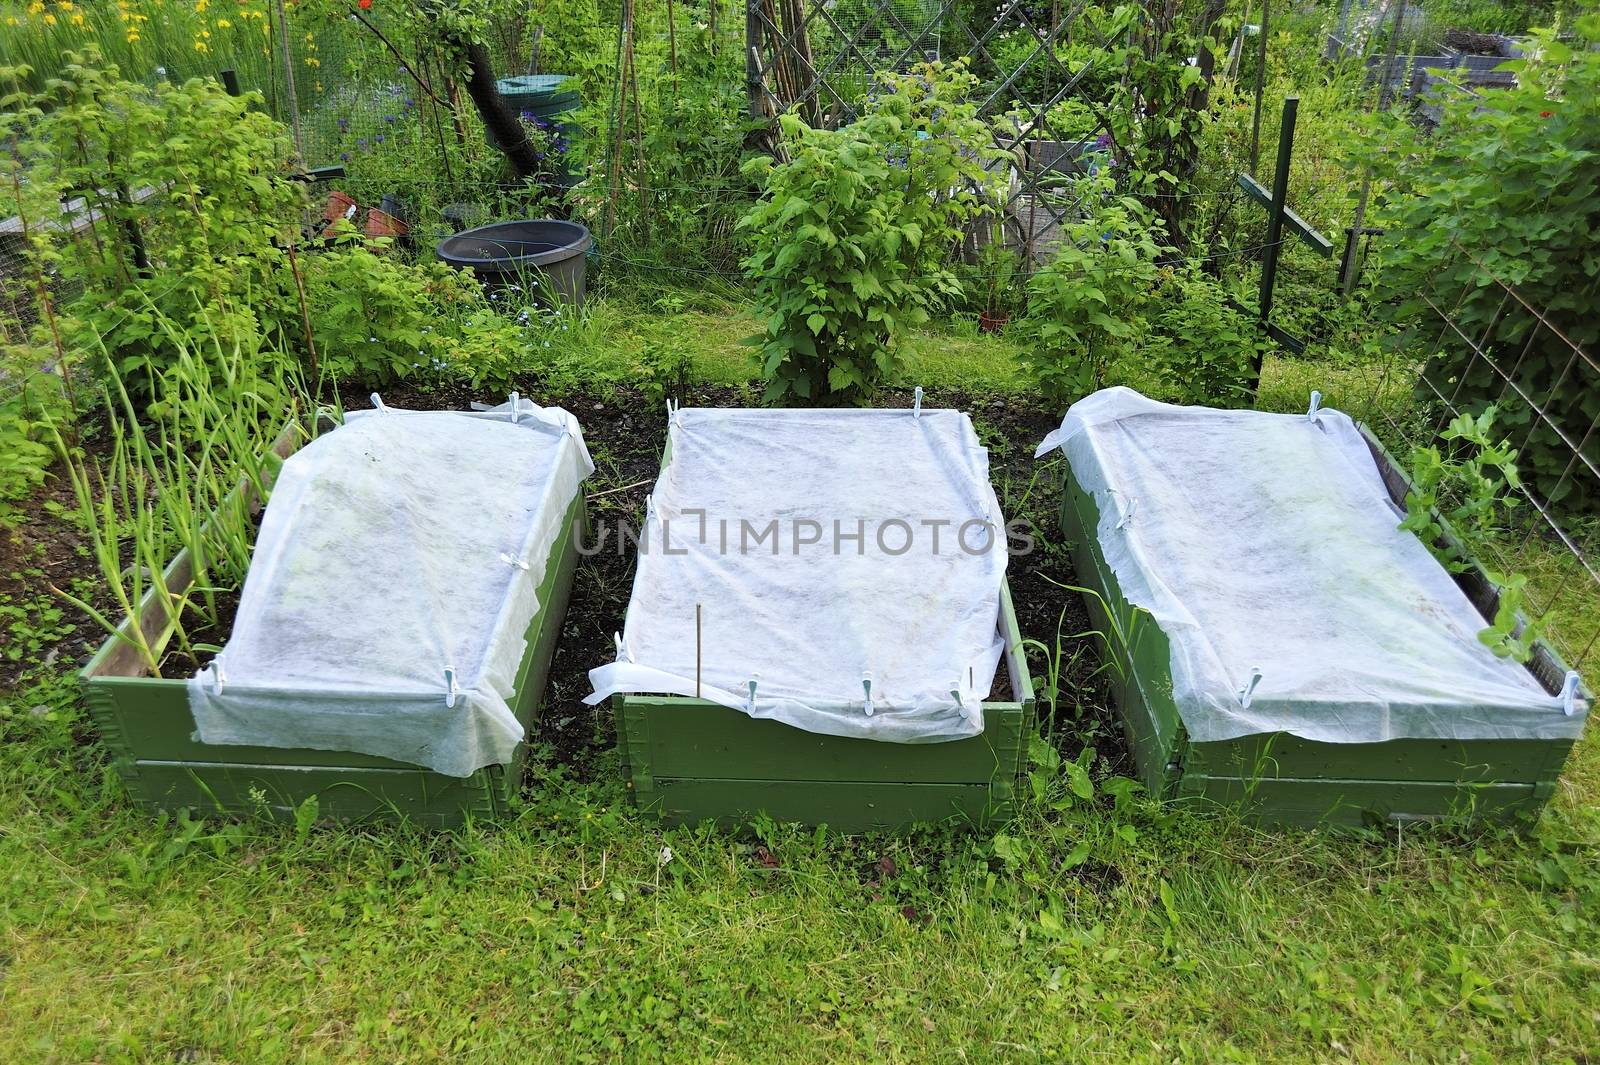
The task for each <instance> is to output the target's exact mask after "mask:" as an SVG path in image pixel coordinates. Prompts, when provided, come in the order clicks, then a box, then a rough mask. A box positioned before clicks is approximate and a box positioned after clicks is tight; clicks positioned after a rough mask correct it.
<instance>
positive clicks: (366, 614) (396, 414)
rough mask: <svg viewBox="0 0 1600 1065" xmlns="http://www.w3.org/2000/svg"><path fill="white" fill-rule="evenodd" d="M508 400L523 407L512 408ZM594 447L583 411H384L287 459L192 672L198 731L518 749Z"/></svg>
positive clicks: (467, 767)
mask: <svg viewBox="0 0 1600 1065" xmlns="http://www.w3.org/2000/svg"><path fill="white" fill-rule="evenodd" d="M513 411H514V413H513ZM593 470H594V464H593V463H592V462H591V461H590V460H589V453H588V451H587V450H586V449H585V447H584V444H583V436H582V433H581V431H580V430H579V428H578V423H577V419H575V418H574V417H573V416H572V415H570V414H568V413H567V412H566V411H564V410H561V409H559V408H553V407H552V408H540V407H537V406H535V405H534V404H532V403H529V402H528V401H526V400H519V399H518V398H517V397H515V396H513V397H512V402H511V404H509V405H507V406H505V407H504V408H502V409H499V410H496V411H492V412H484V413H467V412H457V411H430V412H419V411H401V410H398V409H395V408H391V407H380V409H379V410H377V411H369V412H356V413H352V414H350V415H349V416H348V417H347V419H346V421H345V424H344V425H342V426H340V427H339V428H337V429H335V430H333V431H331V432H329V433H326V434H324V435H323V436H321V437H318V438H317V439H316V440H313V441H311V442H310V443H309V444H307V445H306V446H305V447H304V448H302V449H300V450H299V451H297V452H295V453H294V454H293V455H291V456H290V457H289V458H288V460H287V461H285V462H284V464H283V468H282V470H281V472H280V473H279V475H278V479H277V483H276V484H275V485H274V487H273V492H272V498H271V501H270V502H269V503H268V505H267V508H266V513H265V515H264V516H263V518H262V523H261V530H260V535H259V536H258V537H257V541H256V549H255V556H254V558H253V560H252V561H251V564H250V572H249V574H248V575H247V577H246V578H245V584H244V591H243V595H242V597H241V600H240V604H239V611H238V616H237V619H236V620H235V622H234V626H233V634H232V636H231V637H230V638H229V640H228V643H227V646H225V647H224V648H223V650H222V653H221V654H219V655H218V656H217V658H216V661H215V663H214V664H213V665H211V666H208V667H207V668H206V669H205V670H203V671H202V672H201V673H199V674H198V675H197V676H195V677H193V678H191V679H190V681H189V706H190V709H191V710H192V711H193V713H194V719H195V724H196V725H197V726H198V727H199V736H200V739H201V741H202V742H205V743H214V744H224V745H230V744H246V745H251V746H259V747H290V748H302V747H308V748H312V749H314V750H325V751H355V752H359V753H362V754H370V755H377V756H379V757H383V758H392V759H395V760H396V761H400V762H408V763H413V764H416V765H422V766H426V767H428V768H429V769H433V770H435V771H437V772H439V773H443V774H446V775H448V776H453V777H464V776H468V775H470V774H471V773H472V772H473V771H474V770H477V769H479V768H481V767H483V766H486V765H493V764H497V763H503V762H507V761H510V759H511V755H512V751H513V750H514V749H515V748H516V746H517V744H518V743H519V742H521V740H522V738H523V735H522V733H523V729H522V725H521V724H520V723H519V722H518V721H517V719H516V716H515V715H514V714H513V713H512V710H511V706H510V702H511V700H512V698H513V696H514V694H515V692H514V688H515V684H516V675H517V670H518V667H519V665H520V664H521V662H522V657H523V654H524V652H525V650H526V644H527V641H526V639H525V634H526V633H527V630H528V626H529V625H530V624H531V623H532V621H533V618H534V615H535V614H536V613H537V612H538V610H539V602H538V599H537V591H538V588H539V585H540V582H541V581H543V579H544V575H545V563H546V559H547V558H548V556H549V554H550V550H551V546H552V545H553V544H554V543H555V541H556V540H557V539H558V538H559V536H560V535H561V531H562V529H561V526H562V519H563V517H564V516H565V515H566V512H567V509H568V507H569V506H570V505H571V503H572V501H573V499H574V498H575V497H576V496H577V494H578V492H579V491H580V486H581V484H582V482H583V480H584V478H586V477H587V476H588V475H589V474H590V473H591V472H593Z"/></svg>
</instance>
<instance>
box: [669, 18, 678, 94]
mask: <svg viewBox="0 0 1600 1065" xmlns="http://www.w3.org/2000/svg"><path fill="white" fill-rule="evenodd" d="M676 12H677V9H676V8H674V7H673V5H672V0H667V40H668V42H669V43H670V46H671V48H672V58H671V63H672V76H673V77H677V76H678V17H677V13H676Z"/></svg>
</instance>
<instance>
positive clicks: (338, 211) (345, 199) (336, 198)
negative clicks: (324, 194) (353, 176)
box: [322, 189, 356, 223]
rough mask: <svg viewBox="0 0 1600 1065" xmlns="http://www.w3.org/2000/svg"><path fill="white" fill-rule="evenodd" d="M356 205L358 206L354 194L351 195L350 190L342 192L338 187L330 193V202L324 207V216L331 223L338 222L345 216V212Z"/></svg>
mask: <svg viewBox="0 0 1600 1065" xmlns="http://www.w3.org/2000/svg"><path fill="white" fill-rule="evenodd" d="M354 206H356V201H355V197H354V196H351V195H350V194H349V193H348V192H340V191H339V190H338V189H334V190H333V191H332V192H330V193H328V202H327V204H326V205H325V206H324V207H323V208H322V217H323V218H324V219H326V220H327V221H328V222H330V223H332V222H337V221H338V220H339V219H341V218H343V217H344V216H345V212H347V211H349V210H350V208H352V207H354Z"/></svg>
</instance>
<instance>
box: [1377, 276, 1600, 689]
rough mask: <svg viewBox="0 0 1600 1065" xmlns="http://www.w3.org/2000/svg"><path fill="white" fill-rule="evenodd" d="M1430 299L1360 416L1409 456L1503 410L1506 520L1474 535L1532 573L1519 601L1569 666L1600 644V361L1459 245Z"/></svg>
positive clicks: (1498, 424) (1489, 555) (1499, 561)
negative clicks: (1510, 476)
mask: <svg viewBox="0 0 1600 1065" xmlns="http://www.w3.org/2000/svg"><path fill="white" fill-rule="evenodd" d="M1417 301H1418V305H1419V306H1420V307H1423V308H1426V311H1425V313H1424V314H1423V316H1422V318H1421V319H1420V321H1419V324H1418V325H1417V326H1415V327H1414V328H1413V330H1412V331H1411V332H1410V333H1409V334H1408V336H1407V337H1406V339H1407V340H1408V341H1409V343H1408V344H1407V345H1406V346H1405V347H1403V348H1402V349H1401V352H1402V354H1401V356H1400V357H1399V358H1398V359H1396V360H1395V361H1393V362H1391V363H1389V364H1387V365H1386V366H1385V368H1384V371H1383V373H1382V374H1381V376H1380V378H1379V380H1378V382H1377V385H1376V388H1375V389H1374V392H1373V394H1372V396H1371V397H1370V400H1369V404H1368V406H1367V407H1366V408H1365V409H1364V410H1363V411H1362V414H1363V415H1364V416H1365V417H1366V418H1367V419H1368V420H1369V422H1370V423H1371V424H1372V425H1373V426H1374V428H1375V429H1377V430H1378V431H1379V432H1380V435H1382V436H1384V437H1385V438H1386V440H1387V441H1388V442H1389V443H1390V444H1391V445H1395V446H1397V447H1398V448H1399V449H1400V450H1401V451H1402V454H1404V453H1406V452H1408V451H1409V450H1410V449H1412V448H1419V447H1428V446H1438V447H1440V448H1442V449H1444V450H1445V452H1446V453H1448V452H1449V449H1450V448H1451V447H1452V446H1453V445H1452V443H1451V442H1450V441H1449V440H1447V439H1445V438H1443V437H1442V434H1443V433H1444V431H1445V429H1446V427H1447V426H1448V425H1449V423H1450V422H1451V421H1452V420H1453V419H1456V418H1458V417H1459V416H1461V415H1464V414H1465V415H1471V416H1473V417H1478V416H1481V415H1482V414H1483V413H1484V412H1485V411H1487V410H1489V409H1490V408H1491V407H1492V408H1493V409H1494V411H1495V414H1494V417H1493V428H1492V430H1491V435H1492V436H1493V437H1494V438H1495V439H1496V440H1497V441H1498V440H1500V439H1502V438H1503V439H1504V441H1505V442H1506V443H1507V444H1508V445H1509V446H1510V447H1512V448H1514V449H1515V450H1516V453H1517V454H1516V465H1517V468H1518V470H1519V471H1520V475H1519V477H1518V478H1517V480H1516V482H1515V483H1513V484H1511V485H1510V486H1509V488H1508V491H1507V497H1506V498H1507V503H1508V504H1509V509H1508V510H1507V512H1506V513H1505V515H1504V516H1503V520H1502V523H1501V524H1502V527H1501V528H1500V529H1499V530H1498V531H1497V532H1495V533H1494V534H1493V535H1486V536H1483V537H1481V538H1479V539H1478V540H1477V541H1476V542H1473V543H1470V544H1469V547H1471V548H1472V549H1473V550H1474V551H1475V552H1476V553H1477V554H1478V555H1479V557H1480V558H1481V559H1482V560H1483V561H1484V563H1485V564H1486V565H1487V566H1488V567H1490V568H1491V569H1493V570H1495V571H1497V572H1498V573H1499V574H1501V575H1507V576H1510V575H1517V574H1521V575H1524V576H1526V577H1527V578H1528V585H1527V592H1526V600H1525V606H1524V610H1525V611H1526V613H1527V615H1528V616H1529V617H1530V618H1531V619H1534V620H1535V621H1539V620H1541V619H1543V623H1544V624H1547V625H1548V626H1549V628H1548V635H1549V637H1550V638H1551V639H1552V640H1553V642H1554V643H1555V644H1556V645H1557V646H1558V647H1559V648H1560V649H1561V650H1562V651H1563V652H1564V653H1565V654H1566V655H1567V656H1568V660H1569V664H1570V665H1571V666H1572V667H1573V668H1577V669H1581V668H1583V667H1584V665H1585V664H1590V665H1591V668H1592V663H1593V662H1594V661H1596V659H1595V657H1594V656H1595V653H1596V649H1597V646H1600V359H1597V358H1596V353H1595V352H1594V351H1593V350H1592V349H1591V348H1589V347H1588V346H1586V345H1585V344H1583V343H1580V342H1579V341H1578V340H1577V339H1574V335H1573V334H1574V332H1577V331H1579V330H1585V331H1588V332H1592V330H1593V326H1594V323H1593V322H1592V321H1576V322H1575V321H1572V320H1570V316H1568V319H1569V320H1565V321H1564V320H1563V319H1562V318H1561V317H1560V316H1558V315H1557V314H1555V313H1554V312H1552V311H1551V310H1549V309H1547V308H1544V307H1540V306H1538V305H1536V304H1534V303H1533V302H1531V301H1530V300H1529V299H1527V298H1526V297H1525V296H1524V295H1523V294H1522V293H1520V292H1519V291H1518V290H1517V288H1516V287H1514V286H1513V285H1511V284H1510V283H1508V282H1507V281H1506V280H1505V279H1504V278H1503V277H1501V276H1499V275H1498V274H1497V273H1495V271H1493V270H1492V269H1491V268H1490V267H1489V266H1488V265H1486V264H1485V263H1484V262H1483V260H1482V259H1481V258H1480V257H1479V256H1478V255H1477V254H1475V252H1474V251H1473V250H1472V249H1468V248H1465V247H1462V246H1460V245H1459V244H1457V245H1454V246H1453V247H1452V250H1451V254H1450V255H1449V256H1447V257H1446V260H1445V261H1441V262H1440V263H1438V264H1437V267H1436V268H1435V269H1433V270H1432V271H1431V274H1430V277H1429V279H1428V281H1427V283H1426V284H1425V285H1424V286H1423V287H1422V289H1421V291H1420V292H1419V293H1418V294H1417Z"/></svg>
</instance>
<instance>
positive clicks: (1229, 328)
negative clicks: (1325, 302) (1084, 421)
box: [1140, 264, 1268, 407]
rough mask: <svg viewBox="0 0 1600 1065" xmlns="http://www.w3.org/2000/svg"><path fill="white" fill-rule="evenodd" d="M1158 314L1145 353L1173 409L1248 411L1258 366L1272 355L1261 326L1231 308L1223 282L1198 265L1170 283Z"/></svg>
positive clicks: (1178, 271) (1170, 278)
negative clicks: (1187, 405) (1193, 406)
mask: <svg viewBox="0 0 1600 1065" xmlns="http://www.w3.org/2000/svg"><path fill="white" fill-rule="evenodd" d="M1157 301H1158V304H1159V307H1160V309H1159V311H1158V312H1157V313H1155V314H1154V316H1153V317H1152V318H1151V319H1150V331H1151V335H1150V337H1149V338H1148V340H1147V341H1146V342H1145V344H1144V345H1143V347H1142V348H1141V350H1140V354H1141V357H1142V359H1143V361H1144V362H1145V363H1146V364H1147V365H1148V366H1149V367H1150V368H1151V369H1152V370H1153V371H1154V373H1155V375H1156V377H1157V378H1158V379H1159V380H1160V383H1161V386H1162V392H1163V395H1164V397H1165V398H1166V399H1168V400H1170V401H1171V402H1174V403H1198V404H1205V405H1210V406H1223V407H1228V406H1248V405H1249V403H1250V400H1251V389H1252V386H1253V383H1254V379H1255V367H1256V364H1257V360H1258V359H1260V357H1261V356H1262V355H1263V354H1264V353H1265V351H1266V349H1267V346H1268V345H1267V342H1266V338H1265V337H1264V336H1263V334H1262V332H1261V327H1260V325H1259V324H1258V323H1257V322H1256V321H1255V320H1254V319H1252V318H1251V317H1250V316H1249V315H1246V314H1243V313H1241V312H1240V311H1239V310H1238V308H1236V307H1234V306H1232V305H1230V304H1229V303H1228V302H1227V294H1226V293H1225V292H1224V291H1223V289H1222V286H1221V285H1220V284H1218V282H1217V281H1216V280H1215V279H1214V278H1212V277H1210V276H1208V275H1207V274H1205V273H1203V272H1202V271H1201V270H1200V269H1199V268H1198V267H1196V266H1194V265H1192V264H1191V265H1187V266H1183V267H1179V268H1177V269H1175V270H1174V271H1172V273H1171V274H1170V275H1169V276H1168V277H1166V278H1165V279H1164V281H1163V283H1162V285H1161V289H1160V291H1159V293H1158V295H1157Z"/></svg>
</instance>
